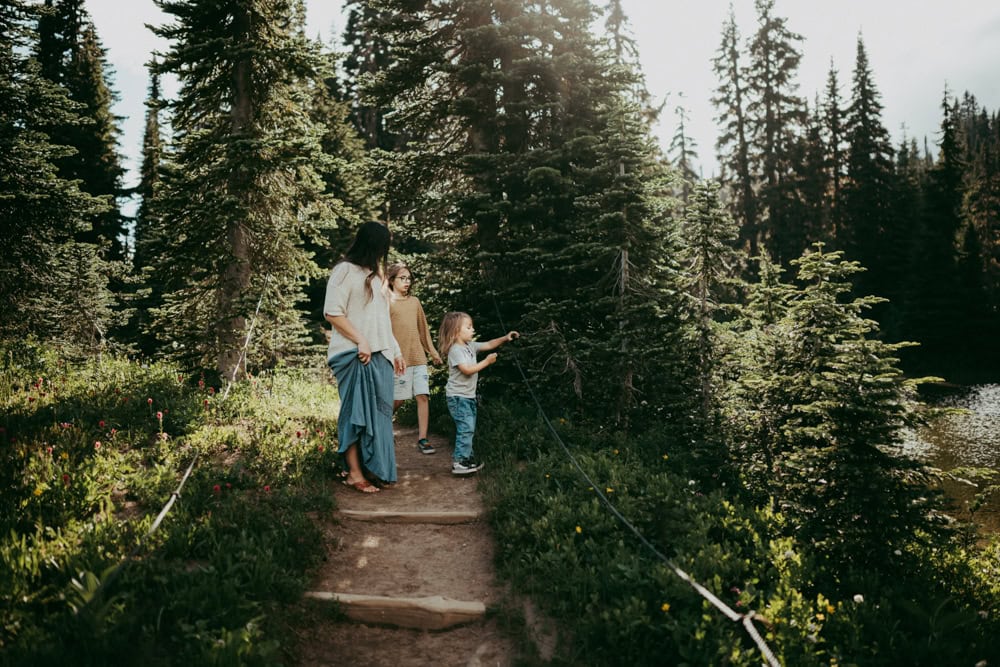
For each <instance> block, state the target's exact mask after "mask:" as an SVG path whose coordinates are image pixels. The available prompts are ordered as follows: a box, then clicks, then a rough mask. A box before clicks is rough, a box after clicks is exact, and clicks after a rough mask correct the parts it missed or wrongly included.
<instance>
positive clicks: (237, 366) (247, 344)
mask: <svg viewBox="0 0 1000 667" xmlns="http://www.w3.org/2000/svg"><path fill="white" fill-rule="evenodd" d="M270 280H271V274H270V273H269V274H267V275H266V276H264V287H262V288H261V290H260V298H259V299H257V308H256V309H255V310H254V311H253V317H251V318H250V326H248V327H247V337H246V340H244V341H243V349H242V350H240V355H239V357H237V358H236V364H235V365H234V366H233V377H231V378H229V382H227V383H226V390H225V391H224V392H222V398H221V400H225V399H226V397H227V396H229V390H230V388H232V386H233V385H234V384H236V374H237V373H238V372H239V370H240V364H242V363H244V362H245V361H246V358H247V349H248V348H249V347H250V336H251V335H252V334H253V327H254V324H256V322H257V316H258V315H259V314H260V306H261V304H263V303H264V295H265V294H267V283H268V282H270Z"/></svg>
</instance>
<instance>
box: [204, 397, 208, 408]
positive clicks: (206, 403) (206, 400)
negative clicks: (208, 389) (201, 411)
mask: <svg viewBox="0 0 1000 667" xmlns="http://www.w3.org/2000/svg"><path fill="white" fill-rule="evenodd" d="M205 409H206V410H207V409H208V399H207V398H206V399H205Z"/></svg>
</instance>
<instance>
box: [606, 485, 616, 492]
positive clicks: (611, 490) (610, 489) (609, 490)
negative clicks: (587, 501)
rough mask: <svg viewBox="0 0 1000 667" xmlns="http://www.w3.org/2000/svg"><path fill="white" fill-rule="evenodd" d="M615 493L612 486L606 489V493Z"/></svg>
mask: <svg viewBox="0 0 1000 667" xmlns="http://www.w3.org/2000/svg"><path fill="white" fill-rule="evenodd" d="M614 492H615V490H614V489H612V488H611V487H610V486H609V487H608V488H606V489H604V493H614Z"/></svg>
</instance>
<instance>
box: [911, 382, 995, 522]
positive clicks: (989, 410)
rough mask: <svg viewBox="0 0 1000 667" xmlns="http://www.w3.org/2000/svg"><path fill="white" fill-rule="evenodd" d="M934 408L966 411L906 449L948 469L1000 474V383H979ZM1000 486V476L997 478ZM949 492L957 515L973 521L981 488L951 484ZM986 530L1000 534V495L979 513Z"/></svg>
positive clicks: (923, 433)
mask: <svg viewBox="0 0 1000 667" xmlns="http://www.w3.org/2000/svg"><path fill="white" fill-rule="evenodd" d="M932 403H933V404H934V405H939V406H942V407H955V408H962V409H964V410H966V411H967V412H965V413H964V414H956V415H948V416H946V417H944V418H942V419H941V420H939V421H938V422H937V423H935V424H933V425H931V426H928V427H925V428H922V429H920V430H919V431H918V432H917V433H914V434H912V437H911V438H909V439H908V441H907V443H906V445H905V449H906V451H907V452H908V453H909V454H911V455H913V456H915V457H917V458H919V459H920V460H922V461H925V462H926V463H928V464H930V465H932V466H934V467H936V468H940V469H942V470H946V471H947V470H952V469H954V468H957V467H960V466H965V467H969V466H974V467H978V468H990V469H992V470H997V471H1000V384H983V385H975V386H972V387H969V388H967V389H963V390H960V391H956V392H955V393H951V394H948V395H946V396H943V397H941V398H936V399H934V400H933V401H932ZM995 483H998V484H1000V478H998V479H997V480H995ZM944 486H945V491H946V492H947V493H948V495H949V496H950V497H952V498H953V499H954V500H955V508H954V510H955V511H954V515H955V516H956V517H959V518H962V519H967V518H968V516H969V515H968V509H967V508H968V503H969V501H970V500H971V499H972V498H973V496H974V495H975V492H976V489H974V488H973V487H971V486H969V485H967V484H961V483H957V482H947V483H946V484H945V485H944ZM975 521H976V523H978V524H979V525H980V526H981V527H982V528H983V530H984V531H988V532H992V533H1000V492H997V493H994V494H993V498H992V499H991V500H990V501H989V502H988V503H987V504H986V505H984V506H983V507H981V508H980V509H979V511H978V512H976V515H975Z"/></svg>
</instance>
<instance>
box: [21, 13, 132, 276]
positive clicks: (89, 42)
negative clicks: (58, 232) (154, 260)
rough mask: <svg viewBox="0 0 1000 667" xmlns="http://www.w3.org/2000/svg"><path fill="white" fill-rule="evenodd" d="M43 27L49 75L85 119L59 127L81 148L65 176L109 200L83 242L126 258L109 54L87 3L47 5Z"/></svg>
mask: <svg viewBox="0 0 1000 667" xmlns="http://www.w3.org/2000/svg"><path fill="white" fill-rule="evenodd" d="M45 4H46V12H45V14H43V17H42V18H41V20H40V22H39V31H40V35H41V37H40V39H39V42H38V48H37V52H38V59H39V61H40V62H41V63H42V64H43V72H44V73H45V75H46V77H47V78H48V79H49V80H50V81H52V82H53V83H55V84H57V85H59V86H62V87H63V88H64V89H65V91H66V93H67V94H68V96H69V98H70V99H72V100H73V101H74V102H77V103H79V104H80V105H81V107H80V117H79V118H77V119H75V120H73V121H72V122H70V123H68V124H67V123H59V122H53V123H52V125H51V127H50V128H49V130H48V131H49V133H50V135H51V136H52V138H53V140H54V141H55V142H56V143H59V144H63V145H66V146H70V147H72V148H74V149H76V150H75V151H74V152H72V153H70V154H68V155H66V156H64V157H63V158H61V159H60V160H59V161H58V162H57V164H58V166H59V171H60V175H61V176H62V177H64V178H66V179H68V180H79V181H80V182H81V183H80V188H81V189H82V190H83V191H84V192H87V193H89V194H92V195H95V196H102V197H105V198H107V200H108V202H109V206H107V207H105V208H104V209H103V210H102V211H101V212H100V213H98V214H96V216H95V218H94V219H93V220H92V221H91V225H90V229H89V230H87V231H86V232H83V233H82V236H81V240H83V241H85V242H88V243H93V244H95V245H98V246H101V247H102V248H103V249H104V252H103V254H104V256H105V258H106V259H109V260H113V261H122V260H124V259H125V252H126V250H125V242H124V238H125V231H126V230H125V220H124V218H123V216H122V215H121V212H120V211H119V210H118V207H117V205H116V202H117V198H118V197H119V196H120V195H121V179H122V175H123V173H124V169H123V168H122V166H121V158H120V156H119V154H118V137H119V134H120V130H119V128H118V122H119V121H120V119H119V118H117V117H115V116H114V115H113V114H112V112H111V105H112V104H113V103H114V102H115V99H116V94H115V93H114V91H113V90H112V89H111V86H110V84H109V79H110V77H111V75H112V74H113V73H112V72H111V70H110V67H109V65H108V61H107V52H106V50H105V49H104V48H103V47H102V46H101V43H100V40H99V38H98V36H97V31H96V30H95V28H94V25H93V23H92V22H91V20H90V16H89V14H88V13H87V10H86V9H85V8H84V5H83V0H55V2H53V0H46V3H45Z"/></svg>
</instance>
